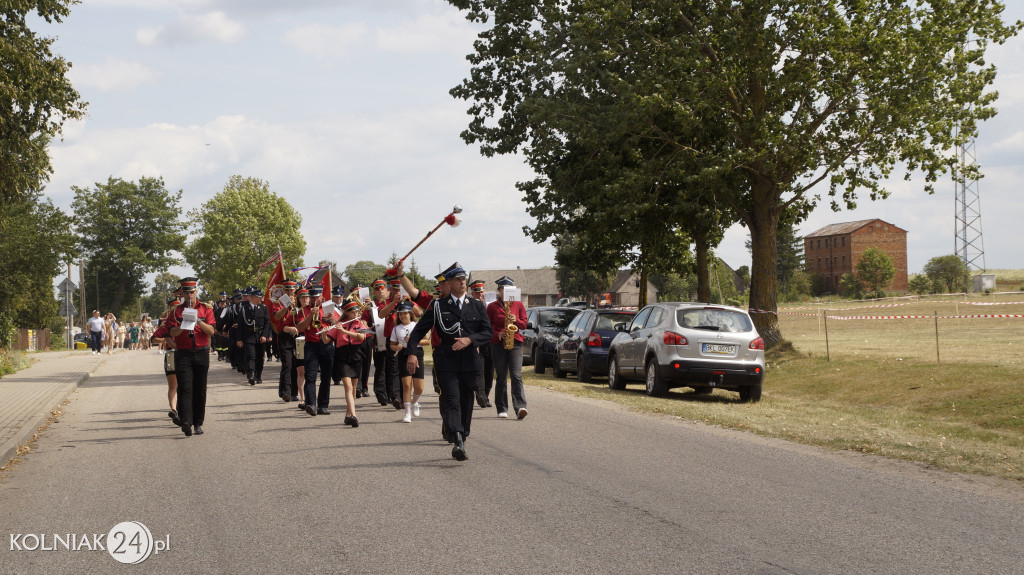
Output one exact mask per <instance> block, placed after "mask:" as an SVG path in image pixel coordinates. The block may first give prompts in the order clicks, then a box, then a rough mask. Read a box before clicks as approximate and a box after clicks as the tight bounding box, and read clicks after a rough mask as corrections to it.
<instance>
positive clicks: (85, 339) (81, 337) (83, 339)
mask: <svg viewBox="0 0 1024 575" xmlns="http://www.w3.org/2000/svg"><path fill="white" fill-rule="evenodd" d="M74 342H75V347H76V348H77V347H78V344H79V343H84V344H85V347H89V334H87V333H85V332H84V331H81V332H78V333H76V334H75V337H74Z"/></svg>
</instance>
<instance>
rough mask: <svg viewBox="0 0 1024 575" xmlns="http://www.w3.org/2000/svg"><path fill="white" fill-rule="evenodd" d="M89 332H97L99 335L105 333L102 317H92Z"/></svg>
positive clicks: (89, 322)
mask: <svg viewBox="0 0 1024 575" xmlns="http://www.w3.org/2000/svg"><path fill="white" fill-rule="evenodd" d="M88 324H89V331H95V332H97V333H99V332H101V331H103V318H102V317H91V318H89V321H88Z"/></svg>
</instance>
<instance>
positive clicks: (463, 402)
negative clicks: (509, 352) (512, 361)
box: [406, 264, 493, 461]
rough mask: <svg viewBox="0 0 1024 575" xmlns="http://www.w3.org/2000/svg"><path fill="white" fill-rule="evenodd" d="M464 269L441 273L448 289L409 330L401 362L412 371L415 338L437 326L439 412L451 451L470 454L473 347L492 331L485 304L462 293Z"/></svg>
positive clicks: (476, 363)
mask: <svg viewBox="0 0 1024 575" xmlns="http://www.w3.org/2000/svg"><path fill="white" fill-rule="evenodd" d="M466 275H467V274H466V270H464V269H462V267H461V266H459V265H457V264H456V265H455V266H454V269H452V270H451V271H450V272H448V273H446V274H445V279H446V281H447V282H448V284H449V287H450V289H451V295H450V296H448V297H446V298H441V299H436V300H434V301H433V302H431V304H430V307H429V309H426V310H424V313H423V316H422V317H421V318H420V320H419V321H418V322H416V327H415V328H413V330H412V333H411V335H410V336H409V348H408V349H409V354H408V356H407V359H406V367H407V369H408V371H409V372H415V371H416V370H417V369H418V368H419V366H420V364H421V362H420V360H419V356H418V354H417V350H418V349H419V347H420V344H419V342H420V341H421V340H422V339H423V338H424V337H425V336H426V335H427V334H428V333H429V332H430V330H431V329H432V328H434V327H435V326H436V327H437V331H438V336H439V337H440V344H439V345H438V348H437V351H436V353H435V355H434V361H435V368H436V369H437V377H438V379H439V380H440V387H441V397H440V402H441V417H442V419H443V420H444V425H445V427H446V428H447V430H448V433H449V435H450V436H451V438H452V443H453V444H454V445H453V447H452V457H453V458H455V459H456V460H457V461H465V460H467V459H469V455H468V454H467V453H466V445H465V439H466V438H467V437H469V433H470V426H471V423H472V421H473V402H474V400H475V399H476V376H477V373H478V372H480V371H481V370H482V369H483V361H482V360H481V359H480V354H479V353H477V348H478V347H479V346H481V345H483V344H485V343H487V342H489V341H491V337H492V336H493V332H492V330H491V324H490V322H489V321H488V319H487V309H486V308H485V307H484V304H483V303H482V302H480V301H477V300H475V299H473V298H470V297H467V296H466Z"/></svg>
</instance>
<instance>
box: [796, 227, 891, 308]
mask: <svg viewBox="0 0 1024 575" xmlns="http://www.w3.org/2000/svg"><path fill="white" fill-rule="evenodd" d="M868 248H878V249H880V250H882V251H883V252H885V253H886V254H888V255H889V257H891V258H892V261H893V264H894V265H895V266H896V277H894V278H893V280H892V285H891V286H889V289H891V290H894V291H902V292H905V291H907V289H908V287H907V280H908V278H907V230H904V229H902V228H899V227H897V226H894V225H893V224H890V223H889V222H886V221H884V220H879V219H873V220H858V221H856V222H846V223H842V224H830V225H827V226H825V227H823V228H821V229H820V230H817V231H815V232H813V233H810V234H808V235H806V236H804V258H805V260H806V262H807V269H808V270H810V271H811V272H812V273H814V274H816V275H818V276H819V277H820V278H821V280H822V281H821V286H822V287H823V288H824V291H825V293H834V292H837V291H839V280H840V279H841V278H842V277H843V274H854V273H856V272H855V270H856V269H857V263H858V262H859V261H860V256H861V254H863V253H864V250H866V249H868Z"/></svg>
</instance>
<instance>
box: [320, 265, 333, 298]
mask: <svg viewBox="0 0 1024 575" xmlns="http://www.w3.org/2000/svg"><path fill="white" fill-rule="evenodd" d="M324 269H326V270H327V273H325V274H324V277H323V279H321V280H320V285H321V286H323V288H324V301H331V266H327V267H325V268H324Z"/></svg>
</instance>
